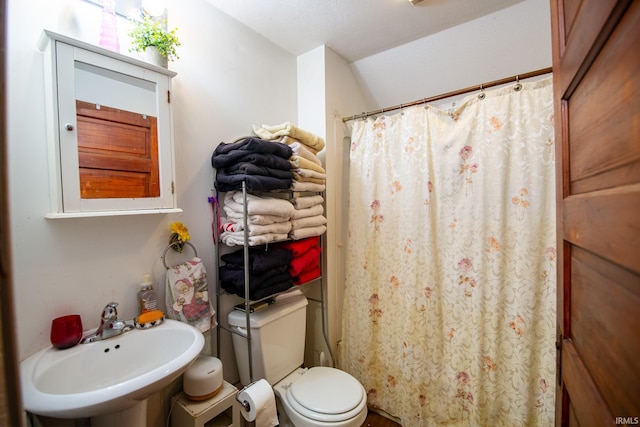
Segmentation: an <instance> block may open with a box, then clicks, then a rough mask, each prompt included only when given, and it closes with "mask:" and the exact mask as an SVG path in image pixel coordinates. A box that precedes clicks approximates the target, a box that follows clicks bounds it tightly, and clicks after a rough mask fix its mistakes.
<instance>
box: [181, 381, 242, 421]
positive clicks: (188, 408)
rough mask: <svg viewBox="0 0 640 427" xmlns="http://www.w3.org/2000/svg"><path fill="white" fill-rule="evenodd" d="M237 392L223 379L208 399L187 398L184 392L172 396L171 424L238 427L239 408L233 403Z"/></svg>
mask: <svg viewBox="0 0 640 427" xmlns="http://www.w3.org/2000/svg"><path fill="white" fill-rule="evenodd" d="M237 392H238V389H237V388H235V387H234V386H233V385H231V384H229V383H228V382H226V381H225V382H224V383H223V384H222V389H221V390H220V391H219V392H218V393H217V394H216V395H215V396H213V397H212V398H211V399H208V400H202V401H198V402H196V401H193V400H189V398H187V397H186V396H185V395H184V393H180V394H177V395H175V396H173V397H172V398H171V402H172V404H173V405H174V407H173V411H172V412H171V426H172V427H240V408H239V406H238V405H234V402H235V401H236V393H237ZM229 413H231V415H230V416H229Z"/></svg>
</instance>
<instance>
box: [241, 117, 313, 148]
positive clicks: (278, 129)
mask: <svg viewBox="0 0 640 427" xmlns="http://www.w3.org/2000/svg"><path fill="white" fill-rule="evenodd" d="M253 131H254V132H255V134H256V135H258V136H259V137H260V138H262V139H268V140H274V139H278V138H280V137H281V136H291V137H293V138H295V139H297V140H298V141H300V142H302V143H304V144H305V145H307V146H309V147H310V148H312V149H314V150H316V152H318V151H320V150H322V149H323V148H324V145H325V144H324V139H322V138H320V137H319V136H317V135H314V134H313V133H311V132H308V131H306V130H303V129H300V128H299V127H297V126H296V125H294V124H291V123H289V122H285V123H282V124H279V125H274V126H269V125H262V126H260V127H258V126H256V125H253Z"/></svg>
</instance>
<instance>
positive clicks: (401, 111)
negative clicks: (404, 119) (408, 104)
mask: <svg viewBox="0 0 640 427" xmlns="http://www.w3.org/2000/svg"><path fill="white" fill-rule="evenodd" d="M400 115H401V116H404V108H403V107H402V104H400Z"/></svg>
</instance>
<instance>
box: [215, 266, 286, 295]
mask: <svg viewBox="0 0 640 427" xmlns="http://www.w3.org/2000/svg"><path fill="white" fill-rule="evenodd" d="M219 271H220V283H229V284H232V285H233V286H239V287H242V288H244V269H237V268H230V267H229V266H226V265H223V266H221V267H220V268H219ZM287 275H288V277H289V278H290V277H291V274H289V268H288V267H287V266H286V265H283V266H279V267H274V268H271V269H269V270H266V271H262V272H260V273H259V274H254V273H249V289H252V290H253V289H257V288H259V287H262V286H264V285H265V284H267V285H268V284H270V283H273V281H274V280H282V278H286V277H287ZM274 278H275V279H274Z"/></svg>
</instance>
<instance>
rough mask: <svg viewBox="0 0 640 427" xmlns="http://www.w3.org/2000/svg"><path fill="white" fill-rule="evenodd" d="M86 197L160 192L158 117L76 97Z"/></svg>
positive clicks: (115, 196) (81, 170)
mask: <svg viewBox="0 0 640 427" xmlns="http://www.w3.org/2000/svg"><path fill="white" fill-rule="evenodd" d="M76 120H77V124H78V165H79V167H80V170H79V173H80V197H82V198H83V199H108V198H136V197H138V198H139V197H159V196H160V175H159V172H158V129H157V119H156V117H153V116H149V115H144V114H138V113H133V112H130V111H124V110H119V109H117V108H111V107H107V106H104V105H101V106H96V105H95V104H92V103H90V102H83V101H76Z"/></svg>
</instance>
